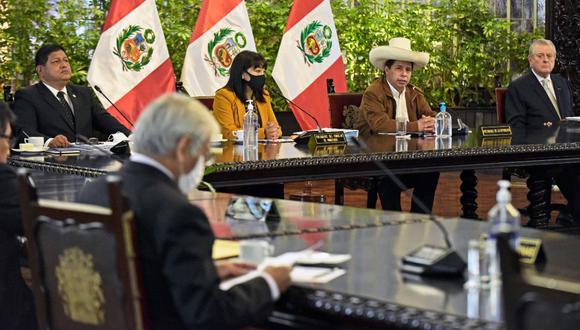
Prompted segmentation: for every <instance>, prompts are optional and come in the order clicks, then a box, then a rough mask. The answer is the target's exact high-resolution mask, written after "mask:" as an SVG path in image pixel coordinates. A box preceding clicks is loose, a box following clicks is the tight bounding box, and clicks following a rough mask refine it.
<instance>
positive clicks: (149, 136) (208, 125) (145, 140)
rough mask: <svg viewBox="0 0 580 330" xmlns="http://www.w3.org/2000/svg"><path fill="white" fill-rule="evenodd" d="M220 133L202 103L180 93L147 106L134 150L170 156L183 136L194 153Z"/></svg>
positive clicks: (135, 140) (139, 120) (138, 125)
mask: <svg viewBox="0 0 580 330" xmlns="http://www.w3.org/2000/svg"><path fill="white" fill-rule="evenodd" d="M217 133H219V126H218V124H217V122H216V121H215V119H214V117H213V115H212V114H211V113H210V111H209V110H208V109H207V108H206V107H205V106H204V105H203V104H201V103H200V102H199V101H197V100H195V99H192V98H190V97H187V96H185V95H181V94H170V95H164V96H161V97H159V98H157V99H156V100H155V101H153V102H152V103H151V104H149V105H148V106H147V108H146V109H145V111H144V112H143V113H142V114H141V116H140V117H139V119H138V120H137V123H136V124H135V130H134V131H133V141H134V143H133V149H135V151H136V152H138V153H142V154H146V155H149V156H167V155H169V154H170V153H171V152H172V151H174V150H175V147H176V146H177V143H178V141H179V139H181V137H183V136H184V135H186V136H188V137H189V138H190V152H191V154H195V153H197V152H198V150H199V148H201V147H202V146H203V144H204V143H206V142H207V141H208V140H209V138H210V137H211V136H212V135H214V134H217Z"/></svg>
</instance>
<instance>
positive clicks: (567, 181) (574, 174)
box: [546, 165, 580, 220]
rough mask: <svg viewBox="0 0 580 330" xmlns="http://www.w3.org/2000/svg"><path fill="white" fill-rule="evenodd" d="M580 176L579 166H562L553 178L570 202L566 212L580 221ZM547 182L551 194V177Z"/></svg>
mask: <svg viewBox="0 0 580 330" xmlns="http://www.w3.org/2000/svg"><path fill="white" fill-rule="evenodd" d="M548 174H549V172H548ZM578 174H580V168H578V165H568V166H562V167H561V168H560V169H558V171H557V172H556V173H554V174H553V178H554V182H555V183H556V185H558V188H559V189H560V192H561V193H562V195H563V196H564V198H566V200H567V201H568V205H567V206H566V211H567V212H568V213H570V214H571V215H572V216H573V217H574V218H575V219H578V220H580V180H578ZM546 182H547V183H548V193H551V192H552V187H551V180H550V179H549V176H548V177H547V180H546ZM548 196H549V195H548Z"/></svg>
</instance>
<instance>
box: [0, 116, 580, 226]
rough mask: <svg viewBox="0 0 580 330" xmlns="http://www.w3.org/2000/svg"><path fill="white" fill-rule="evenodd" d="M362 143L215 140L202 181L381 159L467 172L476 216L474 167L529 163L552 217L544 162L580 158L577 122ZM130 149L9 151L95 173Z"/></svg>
mask: <svg viewBox="0 0 580 330" xmlns="http://www.w3.org/2000/svg"><path fill="white" fill-rule="evenodd" d="M360 141H361V143H362V144H363V145H364V147H359V146H356V145H354V144H352V143H351V144H348V145H331V146H323V147H317V148H309V147H308V146H304V145H296V144H294V143H281V144H260V145H259V147H258V149H257V150H256V151H255V152H254V153H252V154H248V153H245V152H244V149H243V147H242V145H239V144H235V143H233V142H231V141H228V142H224V143H219V144H215V145H213V147H212V149H211V152H212V154H213V155H214V157H215V160H216V163H215V164H214V165H213V166H211V167H209V168H208V169H207V171H206V175H205V177H204V180H206V181H208V182H210V183H211V184H213V185H214V186H215V187H218V188H219V187H228V186H243V185H255V184H265V183H280V182H291V181H303V180H316V179H329V178H351V177H368V176H381V175H384V172H383V170H382V169H381V168H380V167H379V166H377V162H380V163H382V164H383V165H385V166H387V167H388V168H389V169H390V170H391V171H392V172H394V173H417V172H427V171H451V170H461V171H462V175H461V178H462V181H463V184H462V187H461V189H462V192H463V194H464V197H463V198H462V204H463V215H462V216H464V217H468V218H477V217H478V215H477V213H476V210H477V202H476V197H477V190H476V185H477V178H476V176H475V170H476V169H489V168H502V167H525V168H526V169H528V170H529V172H530V177H529V179H528V186H529V187H530V189H531V190H533V193H531V194H529V198H530V202H531V204H532V205H534V206H535V207H534V208H532V209H531V210H530V218H531V219H533V220H537V221H543V222H545V220H546V219H547V217H548V214H547V212H546V211H545V209H546V207H545V206H546V205H545V201H544V199H543V197H542V196H543V193H544V192H545V185H544V184H543V174H544V172H545V169H546V168H547V167H553V166H555V165H564V164H573V163H578V162H580V143H579V142H580V123H576V122H564V123H563V124H562V125H554V126H552V127H543V128H538V129H533V130H525V129H515V128H514V129H513V136H512V137H507V138H492V139H483V138H481V137H478V135H477V134H474V133H471V134H469V135H467V136H455V137H453V138H448V139H440V138H434V137H427V138H412V139H410V140H397V139H395V137H394V136H387V135H374V136H368V137H361V138H360ZM126 160H127V156H103V155H102V154H100V153H98V152H92V153H90V154H85V153H83V154H81V155H79V156H54V155H47V154H43V155H34V156H32V157H28V156H23V155H12V156H11V157H10V159H9V162H10V164H12V165H14V166H23V167H29V168H36V169H40V170H43V171H49V172H54V173H62V174H75V175H81V176H86V177H94V176H99V175H103V174H106V173H109V172H112V171H116V170H118V169H119V168H120V167H121V166H122V164H123V162H125V161H126Z"/></svg>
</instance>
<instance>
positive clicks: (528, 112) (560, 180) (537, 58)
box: [505, 39, 580, 224]
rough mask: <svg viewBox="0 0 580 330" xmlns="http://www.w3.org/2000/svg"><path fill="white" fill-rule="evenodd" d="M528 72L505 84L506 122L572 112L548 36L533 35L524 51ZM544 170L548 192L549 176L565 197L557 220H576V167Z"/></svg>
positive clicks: (533, 123) (550, 121)
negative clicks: (565, 204) (564, 208)
mask: <svg viewBox="0 0 580 330" xmlns="http://www.w3.org/2000/svg"><path fill="white" fill-rule="evenodd" d="M528 61H529V63H530V69H531V70H530V72H529V73H527V74H525V75H524V76H522V77H520V78H518V79H516V80H514V81H513V82H512V83H511V84H510V85H509V86H508V90H507V93H506V100H505V115H506V120H507V122H508V123H509V124H510V125H512V126H514V127H525V128H538V127H543V126H545V127H550V126H552V125H555V124H558V123H559V122H560V121H561V120H562V119H564V118H566V117H570V116H574V112H573V110H572V96H571V94H572V93H571V88H570V83H569V82H568V81H567V80H565V79H564V78H562V77H560V76H559V75H556V74H551V72H552V70H553V69H554V65H555V63H556V47H555V46H554V44H553V43H552V42H551V41H550V40H546V39H537V40H534V41H533V42H532V44H531V45H530V49H529V53H528ZM548 172H549V173H547V174H546V180H547V181H548V186H549V190H548V193H549V192H551V181H552V180H551V178H552V177H553V178H554V180H555V181H556V184H557V185H558V187H559V188H560V191H561V192H562V194H563V195H564V197H565V198H566V199H567V200H568V206H567V209H566V210H564V212H563V213H561V214H560V215H559V217H558V221H559V222H560V223H563V224H567V223H569V222H571V221H573V219H577V220H580V181H579V180H578V171H577V169H575V168H574V167H571V166H561V167H558V168H552V169H549V171H548Z"/></svg>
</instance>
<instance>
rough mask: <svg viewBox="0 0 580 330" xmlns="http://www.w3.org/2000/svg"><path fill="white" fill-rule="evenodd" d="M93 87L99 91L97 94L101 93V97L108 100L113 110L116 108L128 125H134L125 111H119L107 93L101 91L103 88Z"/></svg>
mask: <svg viewBox="0 0 580 330" xmlns="http://www.w3.org/2000/svg"><path fill="white" fill-rule="evenodd" d="M93 88H94V89H95V90H96V91H97V92H99V94H101V95H103V97H104V98H105V99H106V100H107V101H109V103H111V105H112V106H113V108H115V110H117V112H118V113H119V114H120V115H121V116H122V117H123V118H124V119H125V120H126V121H127V122H128V123H129V125H131V127H135V125H133V122H132V121H130V120H129V118H127V116H126V115H125V113H124V112H123V111H121V109H119V108H117V106H116V105H115V103H113V101H111V100H110V99H109V98H108V97H107V95H105V93H103V90H101V87H99V86H97V85H94V86H93Z"/></svg>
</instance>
